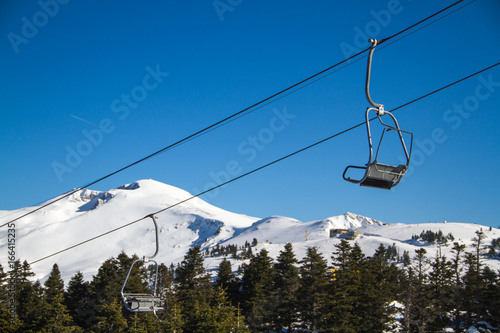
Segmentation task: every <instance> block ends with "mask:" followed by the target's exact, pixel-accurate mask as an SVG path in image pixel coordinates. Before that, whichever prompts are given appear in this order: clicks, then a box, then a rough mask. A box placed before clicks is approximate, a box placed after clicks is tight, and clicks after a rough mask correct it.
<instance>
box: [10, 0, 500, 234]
mask: <svg viewBox="0 0 500 333" xmlns="http://www.w3.org/2000/svg"><path fill="white" fill-rule="evenodd" d="M451 3H453V1H439V2H438V1H431V0H418V1H411V0H401V1H395V0H384V1H343V2H338V1H328V0H321V1H314V2H311V1H297V0H293V1H271V2H270V1H260V0H259V1H249V0H220V1H215V2H214V1H213V0H205V1H195V2H192V1H191V2H186V1H130V0H124V1H119V2H118V1H77V0H72V1H68V0H64V1H63V0H58V1H56V0H41V1H39V2H37V1H29V2H28V1H23V2H21V1H15V0H5V1H2V3H1V5H0V22H2V23H1V24H0V35H1V43H0V54H1V57H2V65H1V66H0V68H1V72H0V110H1V111H0V112H1V115H2V118H1V122H0V161H1V162H0V175H1V183H2V184H1V187H2V190H1V191H0V193H1V194H0V209H2V210H11V209H17V208H21V207H25V206H29V205H33V204H35V203H39V202H41V201H44V200H46V199H49V198H51V197H53V196H56V195H59V194H61V193H63V192H65V191H68V190H70V189H72V188H75V187H79V186H81V185H83V184H86V183H89V182H91V181H93V180H95V179H97V178H99V177H101V176H104V175H106V174H108V173H110V172H112V171H115V170H116V169H119V168H121V167H123V166H125V165H127V164H129V163H131V162H133V161H135V160H137V159H139V158H141V157H144V156H146V155H148V154H150V153H152V152H154V151H156V150H159V149H161V148H163V147H165V146H167V145H169V144H170V143H173V142H175V141H177V140H179V139H181V138H183V137H185V136H187V135H189V134H191V133H193V132H195V131H198V130H200V129H202V128H204V127H206V126H208V125H210V124H212V123H214V122H216V121H218V120H220V119H222V118H224V117H226V116H228V115H231V114H233V113H235V112H236V111H239V110H241V109H243V108H245V107H247V106H249V105H251V104H253V103H255V102H258V101H260V100H261V99H263V98H266V97H268V96H270V95H272V94H274V93H276V92H277V91H279V90H281V89H284V88H286V87H288V86H290V85H292V84H294V83H296V82H298V81H300V80H302V79H304V78H306V77H308V76H309V75H311V74H314V73H316V72H318V71H320V70H322V69H324V68H327V67H329V66H331V65H333V64H335V63H337V62H339V61H341V60H343V59H345V58H346V56H347V55H349V54H350V53H349V52H352V51H353V50H360V49H362V48H366V47H367V46H368V44H367V42H366V37H374V38H378V39H382V38H384V37H387V36H390V35H392V34H394V33H396V32H398V31H400V30H402V29H404V28H406V27H407V26H409V25H411V24H413V23H415V22H417V21H419V20H421V19H422V18H424V17H426V16H428V15H430V14H432V13H434V12H436V11H438V10H440V9H442V8H444V7H445V6H447V5H449V4H451ZM465 3H467V2H465ZM499 17H500V4H499V3H498V1H496V0H477V1H475V2H474V3H472V4H470V5H468V6H466V7H465V8H463V9H461V10H459V11H457V12H456V13H453V14H451V15H449V16H447V17H445V18H442V19H441V20H439V21H438V22H436V23H434V24H432V25H430V26H428V27H425V28H423V29H422V30H420V31H417V32H415V33H414V34H412V35H410V36H408V37H406V38H404V39H402V40H400V41H398V42H396V43H394V44H391V45H388V46H387V47H385V48H380V49H377V50H376V51H375V54H374V62H373V71H372V87H371V91H372V97H373V99H374V100H375V101H376V102H379V103H382V104H384V105H385V107H386V109H387V110H391V109H392V108H395V107H397V106H399V105H401V104H403V103H406V102H408V101H410V100H412V99H414V98H417V97H420V96H422V95H424V94H426V93H428V92H430V91H432V90H434V89H437V88H440V87H442V86H444V85H446V84H448V83H451V82H453V81H455V80H457V79H460V78H462V77H464V76H466V75H469V74H471V73H473V72H476V71H478V70H481V69H483V68H485V67H487V66H490V65H492V64H494V63H497V62H498V61H499V60H500V43H499V42H500V40H499V36H500V20H499V19H498V18H499ZM365 67H366V60H365V58H363V59H362V60H360V61H358V62H354V63H352V64H351V65H349V66H348V67H346V68H344V69H342V70H340V71H338V72H336V73H334V74H332V75H329V76H327V77H326V78H324V79H322V80H319V81H317V82H315V83H314V84H312V85H309V86H307V87H305V88H304V89H301V90H300V91H298V92H296V93H294V94H291V95H288V96H286V97H284V98H282V99H280V100H278V101H275V102H274V103H272V104H269V105H266V106H265V107H263V108H261V109H258V110H256V111H255V112H252V113H251V114H248V115H246V116H245V117H242V118H240V119H238V120H235V121H233V122H231V123H230V124H228V125H226V126H223V127H221V128H219V129H217V130H215V131H212V132H210V133H208V134H206V135H204V136H202V137H200V138H198V139H196V140H192V141H190V142H188V143H186V144H184V145H182V146H180V147H177V148H175V149H173V150H171V151H169V152H165V153H163V154H160V155H159V156H156V157H154V158H152V159H150V160H148V161H146V162H144V163H141V164H139V165H137V166H135V167H132V168H130V169H128V170H126V171H124V172H122V173H120V174H118V175H116V176H113V177H111V178H109V179H107V180H105V181H103V182H101V183H99V184H96V185H94V186H92V189H96V190H107V189H111V188H115V187H117V186H119V185H122V184H125V183H130V182H132V181H135V180H138V179H144V178H152V179H155V180H158V181H161V182H164V183H168V184H171V185H174V186H178V187H180V188H183V189H185V190H187V191H189V192H191V193H193V194H196V193H198V192H200V191H202V190H204V189H205V188H208V187H210V186H212V185H213V184H214V183H216V182H220V181H224V180H226V176H227V175H230V176H231V177H234V176H239V175H241V174H243V173H245V172H248V171H250V170H252V169H254V168H257V167H259V166H261V165H263V164H265V163H268V162H270V161H273V160H275V159H277V158H279V157H282V156H284V155H286V154H289V153H291V152H293V151H295V150H298V149H300V148H302V147H305V146H307V145H309V144H311V143H314V142H316V141H318V140H321V139H323V138H325V137H328V136H329V135H332V134H335V133H337V132H340V131H341V130H344V129H346V128H348V127H350V126H352V125H356V124H358V123H359V122H361V121H363V119H364V112H365V109H366V107H367V106H368V104H367V102H366V99H365V97H364V76H365ZM499 112H500V66H499V67H496V68H495V69H493V70H491V71H488V72H486V73H484V74H482V75H481V76H480V77H476V78H473V79H470V80H468V81H466V82H463V83H461V84H459V85H457V86H454V87H452V88H449V89H447V90H445V91H443V92H441V93H438V94H436V95H433V96H431V97H429V98H426V99H424V100H422V101H419V102H417V103H415V104H412V105H411V106H408V107H406V108H404V109H401V110H399V111H397V113H395V115H396V116H397V117H398V120H399V122H400V124H401V127H402V128H403V129H406V130H408V131H412V132H413V133H414V135H415V143H416V144H415V146H414V156H413V157H414V161H413V164H412V166H411V169H410V171H409V173H408V175H407V176H405V180H404V182H403V183H401V184H400V185H398V186H397V187H396V188H395V189H393V190H391V191H384V190H376V189H370V188H362V187H360V186H357V185H353V184H350V183H347V182H345V181H344V180H343V179H342V172H343V171H344V168H345V167H346V166H347V165H348V164H356V165H363V164H364V163H366V160H367V158H368V156H367V154H368V149H367V144H366V134H365V129H364V128H358V129H356V130H354V131H351V132H349V133H347V134H345V135H342V136H340V137H338V138H335V139H333V140H331V141H329V142H327V143H324V144H322V145H319V146H317V147H315V148H313V149H311V150H308V151H306V152H304V153H301V154H299V155H297V156H294V157H292V158H290V159H287V160H286V161H284V162H281V163H279V164H276V165H273V166H271V167H269V168H267V169H265V170H262V171H260V172H258V173H255V174H253V175H250V176H248V177H246V178H244V179H242V180H239V181H237V182H235V183H232V184H230V185H228V186H226V187H224V188H221V189H220V190H218V191H216V192H215V193H213V194H211V195H207V196H204V197H203V198H204V199H205V200H207V201H209V202H210V203H212V204H214V205H217V206H219V207H221V208H224V209H227V210H230V211H235V212H239V213H244V214H248V215H253V216H257V217H266V216H270V215H284V216H289V217H294V218H297V219H299V220H302V221H310V220H315V219H322V218H326V217H328V216H333V215H339V214H343V213H344V212H346V211H351V212H354V213H357V214H362V215H366V216H369V217H372V218H376V219H379V220H382V221H384V222H390V223H393V222H405V223H418V222H429V221H440V222H441V221H443V220H448V221H462V222H477V223H481V224H486V225H492V226H495V227H498V226H499V225H500V220H499V218H498V213H497V207H498V203H499V201H500V195H499V188H500V177H498V171H499V165H500V154H499V148H500V136H499V134H498V129H499V127H500V114H499ZM395 154H397V155H398V156H399V155H400V152H397V153H395ZM381 162H382V161H381Z"/></svg>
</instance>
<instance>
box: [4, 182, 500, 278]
mask: <svg viewBox="0 0 500 333" xmlns="http://www.w3.org/2000/svg"><path fill="white" fill-rule="evenodd" d="M190 197H191V194H189V193H188V192H186V191H184V190H181V189H179V188H176V187H173V186H170V185H166V184H163V183H160V182H157V181H154V180H140V181H137V182H134V183H131V184H128V185H124V186H120V187H119V188H117V189H113V190H109V191H106V192H100V191H91V190H81V191H78V192H76V193H75V194H73V195H71V196H69V197H67V198H64V199H62V200H60V201H58V202H57V203H55V204H52V205H50V206H48V207H46V208H44V209H42V210H40V211H38V212H36V213H34V214H31V215H29V216H27V217H25V218H23V219H21V220H19V221H16V222H15V225H16V256H17V258H20V259H21V260H27V261H28V262H33V261H36V260H38V259H41V258H44V257H45V256H48V255H51V254H53V253H55V252H57V251H60V250H63V249H66V248H68V247H71V246H73V245H75V244H78V243H80V242H83V241H86V240H88V239H91V238H93V237H95V236H97V235H101V234H103V233H106V232H108V231H110V230H113V229H115V228H118V227H120V226H123V225H125V224H127V223H130V222H132V221H135V220H138V219H140V218H142V217H144V216H147V215H149V214H151V213H153V212H156V211H159V210H162V209H164V208H166V207H170V206H171V205H174V204H177V203H178V202H180V201H183V200H185V199H187V198H190ZM30 209H33V207H27V208H24V209H20V210H16V211H0V223H2V224H3V223H5V222H7V221H9V220H12V219H14V218H15V217H16V216H20V215H22V214H24V213H26V212H27V211H29V210H30ZM156 218H157V222H158V225H159V242H160V251H159V254H158V256H157V258H156V259H157V260H158V261H159V262H163V263H165V264H166V265H170V263H174V264H176V263H178V262H180V261H182V259H183V258H184V255H185V254H186V253H187V251H188V249H189V248H190V247H192V246H194V245H198V246H200V247H201V248H202V249H206V248H208V247H211V246H215V245H217V244H220V245H228V244H237V245H244V244H245V242H249V243H251V242H252V241H253V239H254V238H255V239H257V241H258V245H257V249H256V250H257V251H259V250H260V249H261V248H266V249H267V250H268V251H269V252H270V255H271V256H272V257H276V256H277V255H278V254H279V252H280V251H281V250H283V246H284V245H285V244H286V243H288V242H291V243H293V247H294V251H295V253H296V256H297V258H299V259H301V258H303V257H304V256H305V253H306V250H307V248H308V247H312V246H316V247H318V248H319V249H320V251H321V252H322V253H323V254H324V256H325V258H326V259H328V260H330V257H331V253H332V251H333V250H334V245H335V244H338V243H339V242H340V240H339V238H336V237H333V238H332V237H330V230H331V229H356V230H358V231H360V232H361V233H362V234H361V235H360V236H359V237H358V238H357V239H356V241H357V242H358V243H359V245H360V246H361V248H362V249H363V251H364V253H365V254H366V255H372V254H373V252H374V251H375V249H376V248H377V247H378V246H379V245H380V243H383V244H384V245H386V246H389V245H391V246H392V245H393V244H395V245H396V247H397V248H398V249H399V251H400V253H402V252H403V251H404V250H406V251H409V253H410V256H413V255H414V254H415V252H414V251H415V250H416V249H418V248H420V247H422V246H424V247H426V248H427V254H428V256H433V255H435V254H436V251H437V246H435V245H429V244H424V243H422V242H419V241H416V240H412V235H415V234H420V233H421V232H422V231H425V230H432V231H435V232H437V231H439V230H441V231H442V232H443V233H444V234H445V235H447V234H448V233H452V234H453V235H454V236H455V241H460V242H463V243H466V244H470V243H471V239H472V238H473V237H474V236H475V231H476V230H479V229H482V230H483V231H484V232H485V233H486V236H487V237H488V238H487V239H486V243H487V244H489V242H490V241H491V239H494V238H499V237H500V230H498V229H492V230H491V231H490V230H489V227H485V226H481V225H478V224H468V223H423V224H399V223H398V224H385V223H382V222H380V221H376V220H373V219H371V218H368V217H363V216H360V215H356V214H353V213H346V214H344V215H341V216H335V217H329V218H326V219H324V220H319V221H311V222H301V221H298V220H295V219H292V218H288V217H281V216H273V217H267V218H264V219H259V218H256V217H250V216H246V215H242V214H236V213H232V212H228V211H225V210H223V209H220V208H217V207H215V206H213V205H210V204H208V203H207V202H205V201H203V200H201V199H199V198H194V199H192V200H189V201H187V202H185V203H182V204H180V205H177V206H175V207H173V208H171V209H168V210H165V211H164V212H162V213H160V214H157V215H156ZM450 249H451V246H444V247H443V248H442V251H443V253H444V254H447V253H448V252H449V251H450ZM122 250H123V251H125V252H126V253H127V254H129V255H131V254H134V253H135V254H137V255H138V256H144V255H150V254H152V253H153V252H154V250H155V235H154V227H153V223H152V220H151V219H149V218H147V219H144V220H142V221H140V222H137V223H134V224H131V225H130V226H127V227H125V228H122V229H119V230H118V231H116V232H113V233H110V234H107V235H105V236H103V237H100V238H98V239H95V240H93V241H91V242H88V243H85V244H83V245H81V246H78V247H75V248H73V249H70V250H68V251H65V252H63V253H61V254H58V255H56V256H53V257H51V258H48V259H46V260H43V261H40V262H38V263H34V264H33V265H32V269H33V271H34V272H35V273H36V276H37V278H39V279H41V280H42V281H43V280H44V279H45V278H46V276H47V275H48V273H49V272H50V270H51V268H52V265H53V264H54V263H57V264H58V265H59V269H60V270H61V274H62V277H63V279H64V280H65V281H68V280H69V279H70V277H71V276H72V275H74V273H75V272H76V271H82V272H83V273H84V275H85V278H86V279H91V278H92V275H94V274H96V273H97V269H98V268H99V266H100V265H101V264H102V262H104V261H105V260H106V259H108V258H110V257H112V256H116V255H118V254H119V253H120V252H121V251H122ZM0 251H1V253H5V254H6V253H7V251H8V249H7V228H6V227H4V228H2V229H0ZM0 258H1V262H0V263H1V264H2V266H4V267H8V265H7V256H3V255H2V256H1V257H0ZM220 260H222V259H221V258H211V257H209V258H207V259H206V261H205V266H206V267H207V268H208V269H209V270H211V269H215V268H216V267H217V266H218V265H219V262H220ZM486 262H487V263H488V264H489V265H491V266H492V267H493V268H495V269H500V263H499V261H498V260H486ZM236 267H237V266H236V265H233V268H234V269H236Z"/></svg>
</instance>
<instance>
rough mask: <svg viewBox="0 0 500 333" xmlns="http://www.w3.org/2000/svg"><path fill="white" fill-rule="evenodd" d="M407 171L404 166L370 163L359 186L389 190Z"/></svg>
mask: <svg viewBox="0 0 500 333" xmlns="http://www.w3.org/2000/svg"><path fill="white" fill-rule="evenodd" d="M406 170H407V167H406V165H402V164H400V165H398V166H394V165H388V164H381V163H376V162H375V163H372V164H370V165H368V166H367V167H366V177H365V179H364V180H362V181H361V182H360V184H359V185H361V186H366V187H375V188H381V189H386V190H390V189H391V188H392V187H393V186H395V185H397V184H398V183H399V181H400V180H401V178H402V177H403V175H404V174H405V172H406Z"/></svg>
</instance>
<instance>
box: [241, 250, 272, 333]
mask: <svg viewBox="0 0 500 333" xmlns="http://www.w3.org/2000/svg"><path fill="white" fill-rule="evenodd" d="M272 276H273V269H272V259H271V258H270V257H269V252H268V251H267V250H265V249H262V250H261V251H260V252H259V253H258V254H257V255H256V256H254V257H253V258H252V260H251V261H250V264H248V265H247V266H246V267H245V272H244V273H243V278H242V289H243V291H242V297H243V310H244V313H245V315H246V317H247V322H248V325H249V327H250V330H251V331H252V332H261V331H265V330H267V329H269V323H270V321H271V318H270V317H271V309H270V306H271V304H270V294H271V291H272Z"/></svg>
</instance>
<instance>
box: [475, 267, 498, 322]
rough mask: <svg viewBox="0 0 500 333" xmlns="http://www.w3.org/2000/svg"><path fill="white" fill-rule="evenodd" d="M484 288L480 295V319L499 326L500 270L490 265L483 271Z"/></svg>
mask: <svg viewBox="0 0 500 333" xmlns="http://www.w3.org/2000/svg"><path fill="white" fill-rule="evenodd" d="M481 281H482V282H483V288H482V289H481V292H480V295H479V314H478V315H479V320H481V321H484V322H488V323H489V324H490V325H492V326H495V327H498V326H499V325H500V272H499V273H498V274H497V273H495V272H494V271H493V270H492V269H491V268H490V267H489V266H485V267H484V268H483V270H482V272H481Z"/></svg>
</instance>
